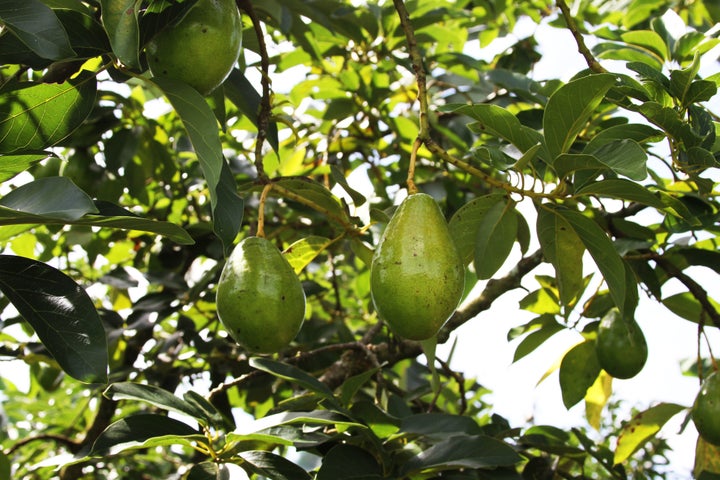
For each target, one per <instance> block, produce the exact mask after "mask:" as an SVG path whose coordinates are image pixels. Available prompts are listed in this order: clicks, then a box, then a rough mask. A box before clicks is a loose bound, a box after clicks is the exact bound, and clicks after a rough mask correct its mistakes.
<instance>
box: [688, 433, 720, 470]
mask: <svg viewBox="0 0 720 480" xmlns="http://www.w3.org/2000/svg"><path fill="white" fill-rule="evenodd" d="M703 472H706V473H715V474H720V447H717V446H715V445H713V444H711V443H708V442H706V441H705V440H703V439H702V437H698V440H697V444H696V446H695V466H694V468H693V478H700V474H701V473H703Z"/></svg>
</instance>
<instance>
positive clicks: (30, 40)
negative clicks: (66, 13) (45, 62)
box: [0, 0, 75, 60]
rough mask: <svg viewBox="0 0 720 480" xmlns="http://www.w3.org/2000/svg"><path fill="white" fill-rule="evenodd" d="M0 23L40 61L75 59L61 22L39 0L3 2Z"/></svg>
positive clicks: (5, 0)
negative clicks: (40, 59)
mask: <svg viewBox="0 0 720 480" xmlns="http://www.w3.org/2000/svg"><path fill="white" fill-rule="evenodd" d="M0 21H2V23H4V24H5V26H6V27H7V28H8V30H10V31H11V32H12V33H13V34H15V35H16V36H17V37H18V38H19V39H20V41H22V42H23V43H24V44H25V45H27V46H28V47H29V48H30V49H31V50H32V51H33V52H35V53H36V54H37V55H38V56H40V57H42V58H47V59H50V60H65V59H68V58H73V57H75V52H74V51H73V49H72V46H71V45H70V41H69V40H68V34H67V32H66V31H65V28H64V27H63V25H62V23H60V20H58V18H57V16H56V15H55V12H53V10H52V9H51V8H50V7H48V6H47V5H45V4H44V3H43V2H41V1H40V0H4V1H3V2H2V3H0Z"/></svg>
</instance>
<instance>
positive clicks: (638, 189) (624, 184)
mask: <svg viewBox="0 0 720 480" xmlns="http://www.w3.org/2000/svg"><path fill="white" fill-rule="evenodd" d="M575 195H578V196H580V195H597V196H598V197H609V198H617V199H618V200H626V201H629V202H638V203H642V204H643V205H648V206H651V207H655V208H657V209H660V210H662V209H664V208H665V204H664V203H663V202H662V200H660V198H658V197H657V196H656V195H655V194H654V193H652V192H651V191H650V190H648V189H647V188H645V187H643V186H642V185H640V184H638V183H635V182H631V181H630V180H625V179H622V178H610V179H607V180H601V181H599V182H594V183H589V184H587V185H585V186H583V187H582V188H580V189H579V190H578V191H577V192H575Z"/></svg>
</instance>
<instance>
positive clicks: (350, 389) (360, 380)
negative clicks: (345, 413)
mask: <svg viewBox="0 0 720 480" xmlns="http://www.w3.org/2000/svg"><path fill="white" fill-rule="evenodd" d="M378 370H380V369H379V368H377V367H376V368H371V369H370V370H366V371H364V372H362V373H358V374H357V375H353V376H352V377H350V378H348V379H347V380H345V381H344V382H343V384H342V386H341V387H340V401H341V402H342V404H343V405H344V406H345V407H348V406H350V403H351V402H352V400H353V397H354V396H355V394H356V393H357V392H358V391H359V390H360V389H361V388H362V386H363V385H365V384H366V383H367V382H368V381H369V380H370V379H371V378H372V377H373V376H374V375H376V374H377V372H378Z"/></svg>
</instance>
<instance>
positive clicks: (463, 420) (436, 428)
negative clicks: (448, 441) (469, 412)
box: [398, 413, 480, 439]
mask: <svg viewBox="0 0 720 480" xmlns="http://www.w3.org/2000/svg"><path fill="white" fill-rule="evenodd" d="M398 433H399V434H412V435H422V436H424V437H428V438H435V439H443V438H446V437H449V436H453V435H459V434H465V435H479V434H480V427H479V426H478V424H477V422H476V421H475V420H474V419H472V418H470V417H464V416H461V415H450V414H446V413H418V414H415V415H410V416H408V417H405V418H403V419H402V422H401V423H400V431H399V432H398Z"/></svg>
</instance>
